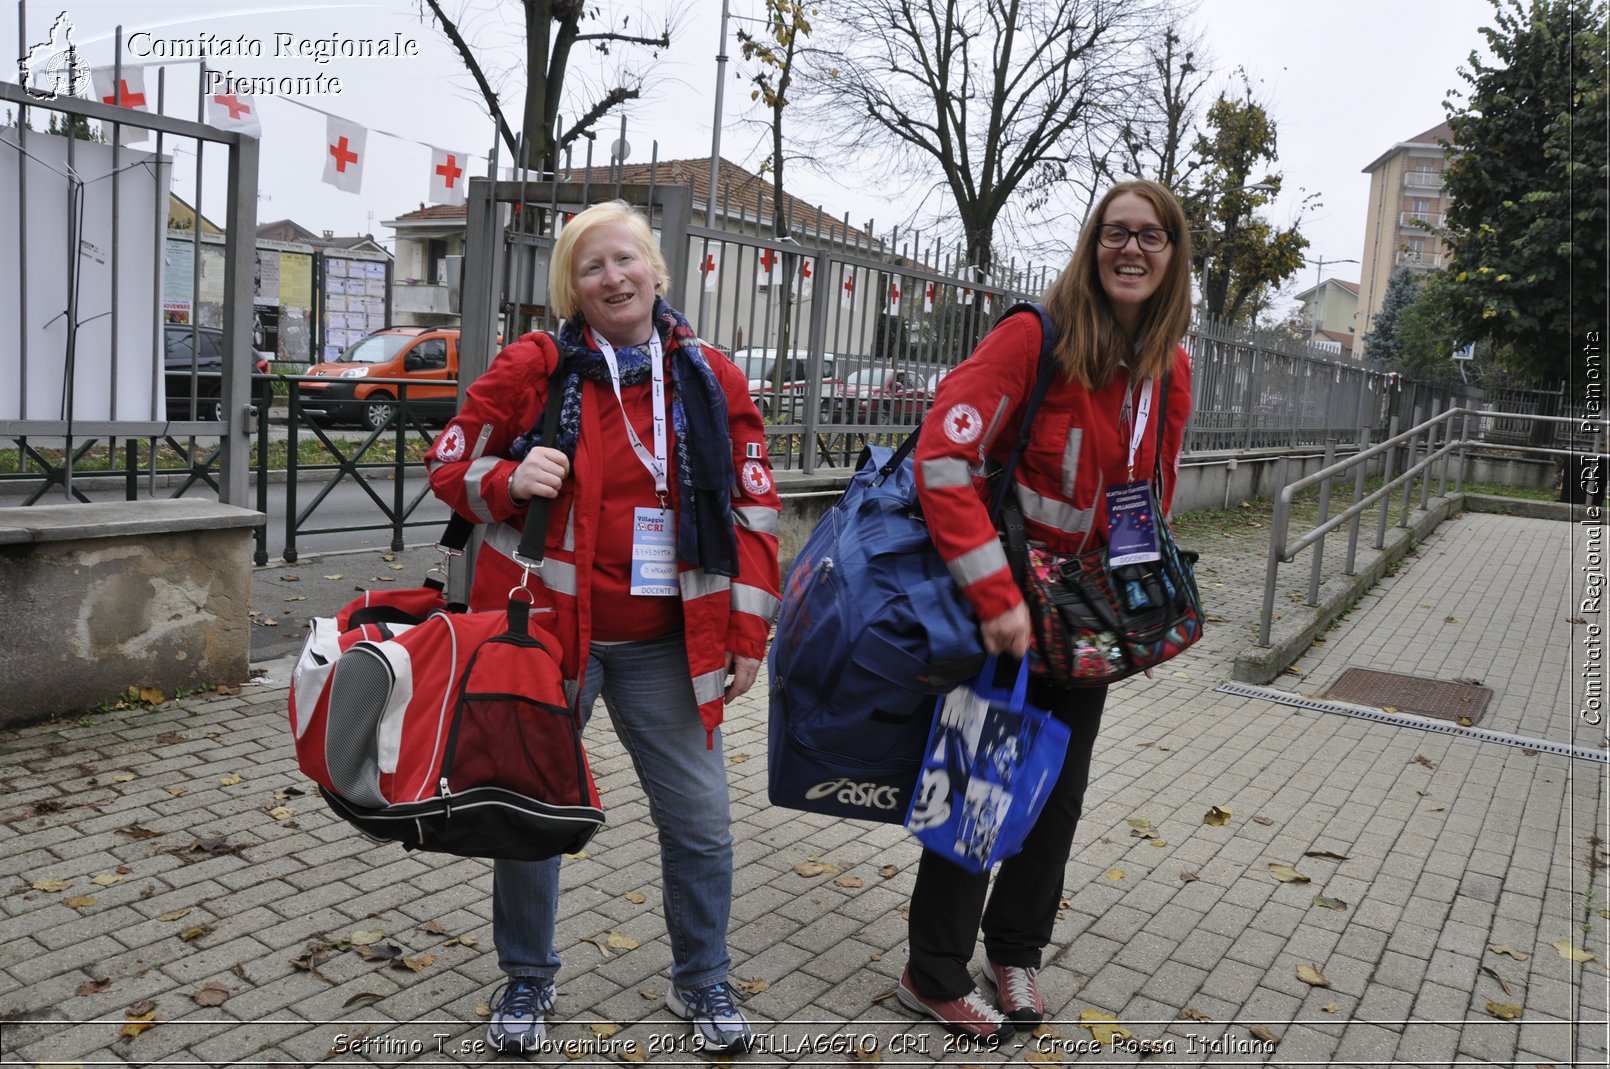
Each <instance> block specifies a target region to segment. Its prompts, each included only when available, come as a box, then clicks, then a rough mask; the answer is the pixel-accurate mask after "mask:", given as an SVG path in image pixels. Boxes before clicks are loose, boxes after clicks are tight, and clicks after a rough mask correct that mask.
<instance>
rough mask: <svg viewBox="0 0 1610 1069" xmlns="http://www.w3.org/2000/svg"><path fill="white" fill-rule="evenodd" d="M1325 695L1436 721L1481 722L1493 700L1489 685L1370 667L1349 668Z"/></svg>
mask: <svg viewBox="0 0 1610 1069" xmlns="http://www.w3.org/2000/svg"><path fill="white" fill-rule="evenodd" d="M1326 696H1327V697H1331V698H1336V699H1338V700H1340V701H1344V702H1352V703H1353V704H1354V705H1372V706H1374V707H1375V708H1377V709H1386V708H1393V709H1399V710H1402V711H1403V712H1406V713H1419V714H1420V715H1421V716H1434V717H1436V718H1437V719H1439V720H1453V721H1459V720H1468V721H1469V722H1470V724H1478V723H1480V722H1481V718H1482V714H1483V713H1485V712H1486V711H1487V703H1488V702H1490V701H1492V700H1493V692H1492V688H1490V687H1478V686H1476V685H1475V684H1472V683H1448V682H1445V681H1443V680H1441V679H1421V678H1420V677H1418V676H1405V675H1399V674H1398V673H1396V672H1377V671H1375V670H1373V669H1370V668H1349V669H1348V670H1347V671H1345V672H1343V673H1342V677H1341V678H1340V679H1338V680H1337V681H1336V682H1335V683H1332V684H1331V688H1330V691H1329V693H1328V694H1327V695H1326Z"/></svg>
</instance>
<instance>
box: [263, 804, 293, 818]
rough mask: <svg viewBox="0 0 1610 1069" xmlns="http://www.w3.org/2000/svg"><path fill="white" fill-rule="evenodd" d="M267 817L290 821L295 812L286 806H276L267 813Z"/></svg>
mask: <svg viewBox="0 0 1610 1069" xmlns="http://www.w3.org/2000/svg"><path fill="white" fill-rule="evenodd" d="M268 815H269V816H271V817H273V818H274V819H275V820H290V819H291V818H292V817H294V816H296V810H294V809H292V808H291V807H290V806H288V805H277V806H275V807H274V808H273V809H270V810H269V811H268Z"/></svg>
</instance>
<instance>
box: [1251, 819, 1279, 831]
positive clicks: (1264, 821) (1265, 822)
mask: <svg viewBox="0 0 1610 1069" xmlns="http://www.w3.org/2000/svg"><path fill="white" fill-rule="evenodd" d="M1252 822H1253V823H1254V824H1262V825H1263V826H1264V827H1266V828H1267V827H1269V825H1271V824H1273V823H1274V821H1273V820H1271V819H1269V818H1268V817H1253V818H1252Z"/></svg>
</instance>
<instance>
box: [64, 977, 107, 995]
mask: <svg viewBox="0 0 1610 1069" xmlns="http://www.w3.org/2000/svg"><path fill="white" fill-rule="evenodd" d="M111 986H112V981H111V980H109V979H107V978H105V977H101V978H100V979H98V980H85V981H84V982H83V983H81V984H79V985H78V990H77V991H75V992H73V994H75V995H77V996H78V997H79V998H87V997H89V996H90V995H98V994H100V993H101V992H102V991H105V990H106V989H107V988H109V987H111Z"/></svg>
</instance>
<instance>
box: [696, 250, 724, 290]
mask: <svg viewBox="0 0 1610 1069" xmlns="http://www.w3.org/2000/svg"><path fill="white" fill-rule="evenodd" d="M699 273H700V274H701V275H703V276H704V288H705V289H707V290H709V291H710V292H712V293H714V292H715V288H716V282H717V281H718V280H719V279H720V277H721V243H720V242H716V243H715V244H713V245H706V246H705V249H704V259H703V260H702V261H700V262H699Z"/></svg>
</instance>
